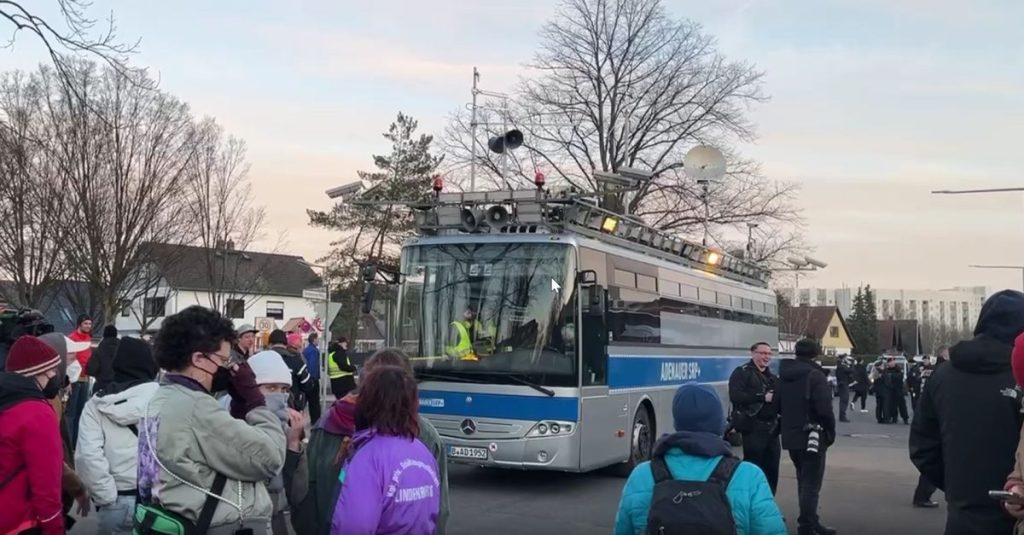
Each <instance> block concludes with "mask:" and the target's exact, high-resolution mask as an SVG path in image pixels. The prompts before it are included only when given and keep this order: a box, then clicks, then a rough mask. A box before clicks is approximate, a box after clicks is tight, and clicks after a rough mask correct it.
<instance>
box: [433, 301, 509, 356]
mask: <svg viewBox="0 0 1024 535" xmlns="http://www.w3.org/2000/svg"><path fill="white" fill-rule="evenodd" d="M452 329H453V330H454V332H455V336H456V342H455V345H450V346H447V347H446V348H445V350H446V352H447V353H448V355H450V356H452V357H455V358H457V359H459V360H480V355H481V354H484V355H488V354H492V353H494V337H495V335H496V333H495V329H494V326H488V327H485V326H484V324H483V323H481V322H480V321H479V320H477V319H476V313H475V312H474V311H473V310H472V309H470V308H467V309H466V311H465V312H463V314H462V319H461V320H456V321H453V322H452Z"/></svg>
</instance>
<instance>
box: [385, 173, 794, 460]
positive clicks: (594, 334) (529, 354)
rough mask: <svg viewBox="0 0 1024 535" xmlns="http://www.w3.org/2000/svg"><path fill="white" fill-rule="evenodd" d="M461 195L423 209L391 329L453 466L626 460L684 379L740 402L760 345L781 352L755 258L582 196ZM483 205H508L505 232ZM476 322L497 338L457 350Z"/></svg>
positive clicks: (658, 430)
mask: <svg viewBox="0 0 1024 535" xmlns="http://www.w3.org/2000/svg"><path fill="white" fill-rule="evenodd" d="M508 193H511V192H506V194H508ZM454 195H456V198H449V199H448V202H443V201H444V198H443V197H444V196H442V199H441V200H440V201H439V202H438V208H437V209H436V210H434V212H436V214H434V215H429V214H428V216H424V215H422V214H421V215H419V216H418V217H417V220H418V222H420V223H421V227H422V228H421V234H420V235H419V236H417V237H415V238H413V239H411V240H410V241H409V242H408V243H406V244H405V246H404V247H403V249H402V259H401V275H402V276H401V284H400V289H399V299H398V312H397V315H396V322H395V323H396V324H395V325H394V326H393V328H392V329H391V332H392V334H393V336H392V338H393V339H392V340H391V341H392V342H393V343H396V344H397V345H400V346H401V347H402V348H403V349H405V350H406V351H407V352H408V353H409V354H410V356H411V358H412V361H413V367H414V370H415V372H416V374H417V377H418V379H419V380H420V381H421V382H420V411H421V412H422V413H423V414H424V415H425V416H426V417H427V418H428V419H429V420H430V421H431V422H432V423H433V424H434V426H435V427H436V428H437V430H438V432H439V433H440V434H441V436H442V437H443V438H444V440H445V442H446V445H447V447H448V456H449V459H450V460H452V461H456V462H466V463H472V464H477V465H486V466H496V467H507V468H517V469H542V470H561V471H572V472H583V471H589V470H594V469H597V468H601V467H606V466H610V465H621V466H622V467H623V468H626V469H628V468H630V467H632V466H633V465H634V464H635V463H637V462H640V461H642V460H644V459H646V458H647V457H648V456H649V455H650V453H651V450H652V448H653V445H654V442H655V440H656V438H657V437H658V436H660V435H662V434H664V433H667V432H670V431H671V425H672V417H671V405H672V403H671V402H672V396H673V394H674V391H675V388H676V387H677V386H678V385H680V384H682V383H685V382H690V381H698V382H702V383H708V384H712V385H714V386H715V387H716V388H717V389H718V390H719V392H720V394H722V396H723V402H724V403H727V392H726V390H727V382H728V378H729V375H730V373H731V372H732V370H733V369H734V368H736V367H737V366H739V365H742V364H743V363H744V362H745V361H746V360H747V359H749V347H750V345H751V344H752V343H754V342H760V341H764V342H768V343H770V344H772V346H777V343H778V328H777V322H776V318H777V312H776V304H775V303H776V301H775V295H774V293H773V292H772V291H771V290H769V289H768V288H767V284H766V283H765V280H766V279H767V277H766V275H767V274H766V272H764V271H763V270H762V269H760V268H758V267H757V266H752V265H750V264H747V263H744V262H742V261H740V260H738V259H735V258H732V257H728V256H725V255H723V254H722V253H720V252H717V251H714V250H711V249H707V248H704V247H702V246H700V245H698V244H693V243H690V242H686V241H683V240H681V239H679V238H675V237H672V236H667V235H663V234H661V233H659V232H657V231H655V230H654V229H650V228H648V227H645V226H643V225H642V224H640V223H638V222H636V221H633V220H627V219H624V218H621V217H619V216H616V215H615V214H614V213H612V212H608V211H606V210H604V209H601V208H599V207H597V205H596V204H592V203H589V202H587V200H586V199H581V198H577V197H575V196H571V197H569V198H567V199H566V198H561V200H560V201H557V202H556V200H551V199H548V198H547V197H545V198H544V199H541V198H540V196H539V194H538V195H537V200H536V201H530V202H531V203H534V204H536V203H540V205H541V206H540V207H539V208H538V209H537V210H533V211H532V210H530V209H528V208H526V207H525V206H524V203H525V202H526V201H525V200H524V199H518V200H513V199H505V200H504V202H501V199H494V198H492V197H487V198H485V199H484V200H483V201H481V200H479V199H477V200H475V202H474V204H470V203H469V201H468V200H467V195H468V194H454ZM531 195H532V193H531ZM522 197H527V198H528V196H525V195H523V196H522ZM495 201H499V202H495ZM482 202H488V203H490V206H491V208H492V209H494V206H498V207H499V208H500V209H499V213H498V214H496V215H495V216H494V217H493V218H492V219H494V220H497V221H500V222H501V225H502V226H501V227H500V229H499V228H497V225H492V228H490V229H487V228H485V224H481V225H480V228H477V227H476V226H475V225H474V224H473V220H474V213H473V212H472V211H470V212H468V213H467V210H471V209H472V208H473V207H476V206H479V204H481V203H482ZM445 206H447V207H449V208H451V207H453V206H454V207H455V208H456V209H458V210H461V212H456V215H458V214H460V213H461V216H459V217H456V218H455V219H454V220H453V219H452V217H451V214H448V215H447V216H446V215H445V214H446V209H445V208H443V207H445ZM467 206H469V207H470V208H467ZM502 211H506V213H501V212H502ZM537 212H539V215H537ZM507 213H511V214H512V215H511V217H509V216H508V215H507ZM524 214H532V215H524ZM477 219H479V216H477ZM467 220H468V221H470V224H468V225H467V224H466V221H467ZM449 222H450V223H451V224H448V223H449ZM481 229H482V230H489V232H481V231H480V230H481ZM465 318H472V323H471V325H473V326H474V328H473V329H472V330H473V331H474V336H477V337H483V338H487V341H486V343H483V344H476V343H475V342H476V340H474V347H475V348H479V350H475V354H474V355H473V356H472V358H465V356H464V355H456V354H453V351H452V347H453V346H455V345H457V344H458V341H459V340H458V337H459V336H460V329H457V328H454V324H455V323H456V322H459V321H463V320H464V319H465ZM463 336H464V334H463Z"/></svg>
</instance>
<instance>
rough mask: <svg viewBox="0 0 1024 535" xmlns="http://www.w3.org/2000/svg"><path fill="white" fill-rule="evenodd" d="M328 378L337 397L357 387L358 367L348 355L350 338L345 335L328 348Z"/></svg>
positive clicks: (343, 395)
mask: <svg viewBox="0 0 1024 535" xmlns="http://www.w3.org/2000/svg"><path fill="white" fill-rule="evenodd" d="M327 378H328V379H330V381H331V393H332V394H334V398H335V399H341V398H343V397H345V396H347V395H348V393H349V392H351V391H353V390H355V388H356V367H355V365H354V364H352V359H350V358H349V356H348V338H345V337H344V336H342V337H341V338H340V339H338V341H337V342H332V343H331V345H330V346H328V348H327Z"/></svg>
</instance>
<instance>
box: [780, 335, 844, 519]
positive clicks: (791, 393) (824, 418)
mask: <svg viewBox="0 0 1024 535" xmlns="http://www.w3.org/2000/svg"><path fill="white" fill-rule="evenodd" d="M795 353H796V358H795V359H793V360H788V359H787V360H783V361H781V362H780V363H779V379H780V381H781V382H780V383H779V392H778V395H779V402H780V405H779V410H780V412H781V415H782V447H783V449H786V450H788V451H789V458H790V459H791V460H792V461H793V465H794V466H795V467H796V480H797V493H798V501H799V504H800V516H799V517H798V518H797V534H798V535H835V533H836V530H835V529H833V528H830V527H826V526H823V525H822V524H821V520H820V519H819V518H818V497H819V495H820V494H821V483H822V481H823V480H824V479H825V452H826V451H827V449H828V447H829V446H831V445H832V443H833V442H835V437H836V417H835V415H834V414H833V413H832V389H831V388H830V387H829V385H828V381H827V380H826V379H825V373H824V372H823V371H822V369H821V366H820V365H819V364H818V363H816V362H814V359H815V358H817V357H818V356H819V355H820V354H821V347H820V346H818V343H817V342H815V341H814V340H810V339H806V338H805V339H803V340H800V341H799V342H797V343H796V348H795ZM811 426H817V427H818V428H819V429H820V430H819V431H818V435H819V440H818V445H817V448H816V449H817V451H814V449H815V448H811V449H808V445H809V438H810V434H811V429H810V427H811Z"/></svg>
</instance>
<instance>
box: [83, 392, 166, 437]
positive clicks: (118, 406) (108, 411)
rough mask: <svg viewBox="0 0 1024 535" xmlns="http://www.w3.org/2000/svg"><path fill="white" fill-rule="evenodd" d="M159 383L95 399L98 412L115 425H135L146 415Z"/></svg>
mask: <svg viewBox="0 0 1024 535" xmlns="http://www.w3.org/2000/svg"><path fill="white" fill-rule="evenodd" d="M159 387H160V384H159V383H155V382H153V383H142V384H140V385H135V386H133V387H131V388H128V389H126V390H122V391H120V392H114V393H110V394H106V395H104V396H99V397H93V398H92V400H93V403H95V404H96V410H97V411H99V412H100V413H101V414H103V415H104V416H106V417H107V418H110V420H111V421H113V422H114V423H116V424H118V425H121V426H125V425H135V424H137V423H138V422H139V420H140V419H142V416H143V415H144V414H145V413H146V406H147V405H149V400H150V398H152V397H153V394H156V391H157V389H158V388H159Z"/></svg>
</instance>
